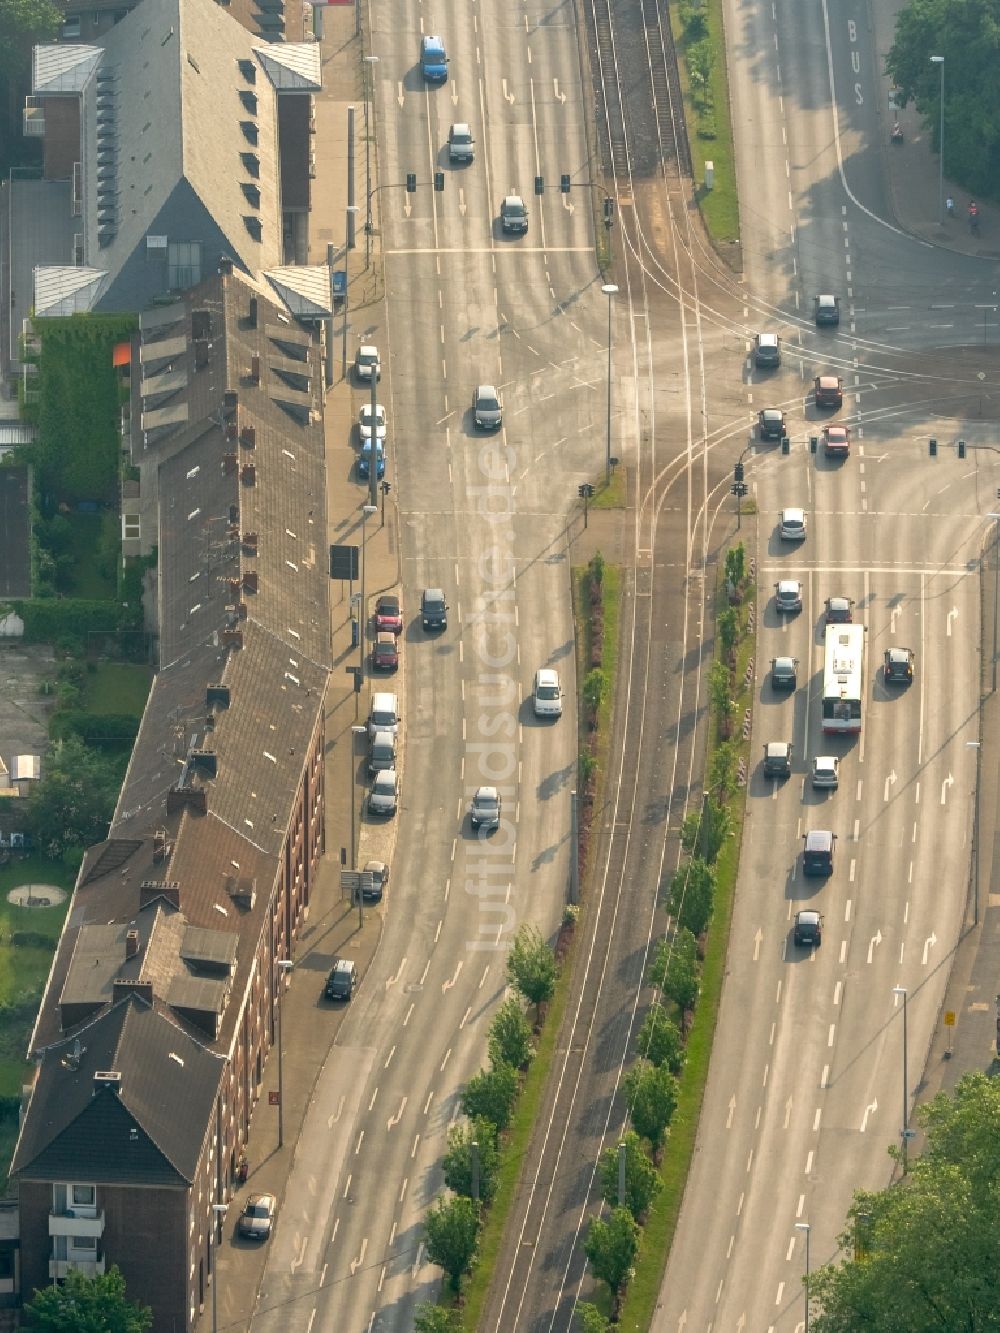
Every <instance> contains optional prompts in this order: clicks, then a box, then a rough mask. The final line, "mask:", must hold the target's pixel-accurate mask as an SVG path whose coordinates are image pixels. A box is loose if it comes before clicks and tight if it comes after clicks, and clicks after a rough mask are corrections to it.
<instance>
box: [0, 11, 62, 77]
mask: <svg viewBox="0 0 1000 1333" xmlns="http://www.w3.org/2000/svg"><path fill="white" fill-rule="evenodd" d="M62 23H63V16H62V14H61V13H60V12H59V10H58V9H57V8H56V6H55V5H54V4H52V3H50V0H0V79H2V80H3V82H4V83H5V84H6V83H8V82H11V81H13V80H14V79H17V78H19V77H27V76H28V74H29V72H30V70H31V48H32V47H33V46H35V45H36V44H37V43H41V42H48V41H51V40H52V39H53V38H54V37H57V36H58V34H59V30H60V29H61V28H62Z"/></svg>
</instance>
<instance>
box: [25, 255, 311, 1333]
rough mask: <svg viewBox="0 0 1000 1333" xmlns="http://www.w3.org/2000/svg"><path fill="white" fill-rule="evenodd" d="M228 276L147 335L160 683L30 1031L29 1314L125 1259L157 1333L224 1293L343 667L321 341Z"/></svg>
mask: <svg viewBox="0 0 1000 1333" xmlns="http://www.w3.org/2000/svg"><path fill="white" fill-rule="evenodd" d="M223 269H224V271H223V272H222V273H220V274H217V275H216V276H214V277H213V278H212V279H211V280H210V281H208V282H206V283H203V284H202V285H201V286H199V287H198V288H196V289H195V290H193V291H192V292H190V293H188V294H187V296H186V297H185V299H183V300H181V301H178V302H176V303H175V304H174V305H172V306H170V307H166V308H160V309H157V310H156V311H154V312H150V313H149V315H148V317H147V318H145V319H144V320H142V321H140V325H141V327H140V331H139V333H138V335H137V337H136V340H135V344H134V349H133V366H132V376H131V384H132V392H133V395H134V402H133V407H132V421H133V423H134V431H133V440H132V448H133V460H134V462H135V463H136V465H137V466H138V467H139V469H140V474H141V491H142V494H143V497H144V513H146V514H147V515H148V518H147V519H146V521H147V522H148V523H149V525H150V530H149V531H148V532H147V533H145V541H146V542H147V544H148V545H150V546H151V545H156V546H157V547H158V566H157V607H158V619H159V645H160V654H159V656H160V668H159V671H158V673H157V676H156V678H155V680H154V683H153V689H152V692H151V694H150V697H149V702H148V704H147V706H146V710H145V713H144V716H143V719H142V724H141V727H140V730H139V735H138V738H137V740H136V745H135V749H134V751H133V754H132V758H131V761H130V763H129V767H128V771H127V774H126V778H125V783H124V785H123V787H122V790H121V793H120V796H119V800H118V805H117V808H116V810H115V814H114V818H113V820H112V824H111V828H110V830H109V834H108V838H107V840H106V841H105V842H103V843H101V844H99V845H98V846H96V847H93V848H91V849H90V850H89V852H88V853H87V855H86V857H85V859H84V862H83V865H82V867H81V870H80V874H79V877H78V879H77V883H76V886H75V889H74V893H73V901H72V904H71V907H70V910H69V912H68V914H67V918H66V925H65V927H64V930H63V934H62V937H61V939H60V941H59V945H58V947H57V950H56V954H55V957H54V959H53V963H52V969H51V972H50V974H49V979H48V982H47V985H46V990H45V995H44V998H43V1002H42V1006H41V1009H40V1011H39V1014H38V1018H37V1021H36V1024H35V1029H34V1032H33V1035H32V1043H31V1053H32V1055H33V1057H34V1059H35V1061H36V1071H37V1072H36V1077H35V1079H34V1082H33V1085H32V1088H31V1090H30V1098H29V1100H28V1102H27V1106H26V1110H25V1115H24V1118H23V1121H22V1126H21V1132H20V1137H19V1139H18V1144H17V1148H16V1151H15V1156H14V1164H13V1174H14V1175H15V1176H16V1178H17V1182H18V1190H19V1199H20V1209H21V1263H22V1270H21V1272H22V1290H23V1291H24V1293H25V1295H26V1296H27V1295H29V1294H30V1292H31V1291H32V1290H33V1289H34V1288H36V1287H40V1286H44V1285H46V1284H47V1283H50V1282H52V1281H54V1280H58V1279H59V1278H60V1277H63V1276H65V1274H66V1273H67V1272H68V1270H69V1269H70V1268H79V1269H82V1270H83V1271H84V1272H88V1273H98V1272H103V1271H105V1269H106V1268H107V1267H110V1265H111V1264H117V1265H118V1266H119V1267H120V1269H121V1270H122V1273H123V1274H124V1276H125V1280H126V1283H127V1285H128V1288H129V1290H130V1291H131V1292H134V1293H135V1295H136V1296H137V1297H139V1298H141V1299H142V1300H143V1301H145V1302H146V1303H148V1304H149V1305H150V1306H152V1309H153V1312H154V1329H155V1330H157V1333H159V1331H160V1330H162V1331H163V1333H167V1331H168V1330H169V1331H170V1333H175V1331H176V1330H180V1329H188V1328H190V1327H191V1326H192V1324H193V1322H194V1320H195V1319H196V1318H197V1316H198V1314H199V1312H200V1310H201V1308H202V1307H203V1306H204V1304H205V1301H206V1298H207V1296H208V1295H210V1285H209V1284H210V1281H211V1276H212V1268H211V1265H212V1256H213V1250H212V1247H211V1245H210V1237H211V1227H212V1225H213V1220H214V1215H213V1212H212V1205H213V1204H215V1203H224V1202H228V1200H229V1199H230V1197H231V1196H232V1193H233V1192H234V1188H235V1174H236V1167H237V1162H238V1159H239V1156H240V1153H241V1151H242V1149H243V1146H244V1145H245V1143H246V1138H247V1133H248V1130H249V1125H250V1118H251V1116H252V1114H253V1110H254V1107H255V1105H256V1103H257V1101H258V1099H259V1098H260V1096H261V1092H262V1077H263V1066H264V1061H265V1059H266V1056H267V1053H268V1051H269V1050H270V1048H271V1045H272V1043H273V1042H274V1040H275V1034H276V1025H277V1005H278V1003H279V988H280V984H281V976H282V969H281V968H280V967H279V966H278V964H279V962H280V961H281V960H284V959H286V958H288V957H289V956H290V953H291V949H292V942H293V939H294V937H295V934H296V931H297V929H298V927H299V925H300V923H301V922H302V920H303V918H304V916H305V915H306V914H307V913H308V910H309V905H310V901H311V898H312V895H313V893H314V889H315V880H316V875H317V870H318V865H319V861H320V857H321V855H322V853H323V851H324V822H323V811H324V800H323V797H324V791H323V771H324V770H323V752H324V746H323V708H324V700H325V695H326V687H327V680H328V674H329V670H330V635H329V606H328V588H329V578H328V569H327V559H326V549H327V548H326V508H325V476H324V438H323V419H322V390H321V383H322V381H321V375H322V365H321V357H320V348H319V344H318V342H317V340H316V338H315V336H314V334H313V333H312V332H311V331H310V330H309V329H308V328H306V327H304V326H302V325H299V324H297V323H295V322H293V321H292V320H291V319H290V318H289V316H288V315H287V314H286V313H285V311H284V310H283V309H282V308H281V307H280V306H279V305H278V304H276V303H275V302H272V301H270V300H269V299H268V298H267V297H266V295H264V294H263V293H262V292H261V291H260V290H259V289H258V288H257V286H256V285H255V284H254V283H253V282H252V281H251V280H250V279H247V278H245V277H244V276H243V275H241V274H240V273H239V272H238V271H234V270H233V269H232V268H231V266H229V265H223Z"/></svg>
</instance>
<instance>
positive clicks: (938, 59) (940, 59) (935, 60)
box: [931, 56, 944, 227]
mask: <svg viewBox="0 0 1000 1333" xmlns="http://www.w3.org/2000/svg"><path fill="white" fill-rule="evenodd" d="M931 64H932V65H938V66H939V67H940V69H941V119H940V121H939V123H938V222H939V224H940V225H941V226H942V227H943V226H944V56H931Z"/></svg>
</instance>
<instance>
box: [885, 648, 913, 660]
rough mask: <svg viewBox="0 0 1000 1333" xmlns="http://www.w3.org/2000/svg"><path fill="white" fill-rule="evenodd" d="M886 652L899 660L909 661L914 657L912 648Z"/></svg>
mask: <svg viewBox="0 0 1000 1333" xmlns="http://www.w3.org/2000/svg"><path fill="white" fill-rule="evenodd" d="M886 652H887V653H888V654H889V656H890V657H895V658H899V659H901V660H903V661H908V660H909V658H911V657H912V656H913V649H912V648H887V649H886Z"/></svg>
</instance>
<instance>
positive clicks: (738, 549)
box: [726, 542, 747, 588]
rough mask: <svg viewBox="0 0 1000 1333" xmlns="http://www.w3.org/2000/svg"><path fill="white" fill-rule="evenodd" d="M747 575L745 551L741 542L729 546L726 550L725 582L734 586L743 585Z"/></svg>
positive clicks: (739, 586)
mask: <svg viewBox="0 0 1000 1333" xmlns="http://www.w3.org/2000/svg"><path fill="white" fill-rule="evenodd" d="M746 576H747V552H746V547H745V546H744V545H743V543H742V542H738V543H737V544H736V545H735V546H731V547H730V548H729V550H728V551H727V552H726V582H727V583H731V584H732V585H733V586H734V587H735V588H741V587H742V586H743V580H744V579H745V578H746Z"/></svg>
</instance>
